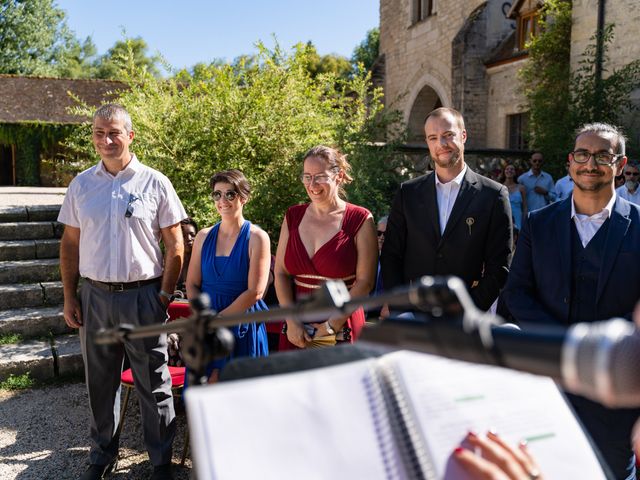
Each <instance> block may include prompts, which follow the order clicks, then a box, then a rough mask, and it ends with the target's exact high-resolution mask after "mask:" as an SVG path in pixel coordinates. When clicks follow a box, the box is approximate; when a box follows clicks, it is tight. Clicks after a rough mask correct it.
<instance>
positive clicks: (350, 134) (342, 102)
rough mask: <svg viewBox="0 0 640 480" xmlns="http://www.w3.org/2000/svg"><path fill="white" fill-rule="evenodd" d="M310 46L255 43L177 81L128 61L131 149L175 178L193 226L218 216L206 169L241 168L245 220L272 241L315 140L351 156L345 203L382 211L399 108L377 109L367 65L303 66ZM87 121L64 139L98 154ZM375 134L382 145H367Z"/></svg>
mask: <svg viewBox="0 0 640 480" xmlns="http://www.w3.org/2000/svg"><path fill="white" fill-rule="evenodd" d="M311 53H312V52H310V50H309V49H308V48H307V46H305V45H302V44H300V45H298V46H296V47H295V49H294V51H293V52H292V53H291V54H285V53H284V52H282V51H281V50H280V49H279V47H276V48H275V49H274V50H268V49H267V48H265V47H264V46H263V45H262V44H259V45H258V53H257V55H256V59H255V61H251V62H239V63H237V64H235V65H220V64H216V63H214V64H212V65H209V66H205V65H200V66H199V67H198V69H197V72H194V74H192V75H191V74H189V73H188V72H185V71H182V72H181V73H180V76H179V79H176V78H174V79H169V80H159V79H157V78H154V77H153V76H152V75H150V74H149V72H148V71H147V70H145V69H141V68H139V67H138V66H136V64H135V62H133V59H132V58H131V57H129V59H128V60H127V71H126V76H125V79H126V81H127V82H128V84H129V86H130V90H129V91H126V92H123V93H122V94H121V98H120V100H119V101H120V102H121V103H122V104H123V105H124V106H125V107H126V108H127V109H128V110H129V112H130V113H131V116H132V119H133V124H134V130H135V131H136V138H135V140H134V144H133V146H132V150H133V151H134V152H135V153H136V155H137V156H138V157H139V158H140V159H141V160H142V161H143V162H144V163H146V164H148V165H150V166H152V167H154V168H157V169H158V170H160V171H162V172H163V173H164V174H166V175H167V176H168V177H169V178H170V179H171V180H172V182H173V184H174V186H175V188H176V190H177V192H178V194H179V196H180V198H181V199H182V201H183V203H184V205H185V208H186V209H187V212H188V213H189V214H190V215H191V216H193V217H195V218H196V219H197V221H198V223H199V224H200V225H206V224H211V223H212V222H214V220H215V218H216V213H215V209H214V206H213V203H212V201H211V197H210V189H209V179H210V177H211V175H212V174H213V173H214V172H216V171H219V170H223V169H228V168H239V169H240V170H242V171H243V172H244V173H245V175H246V176H247V178H248V179H249V180H250V182H251V184H252V188H253V193H252V198H251V200H250V201H249V203H248V204H247V205H246V207H245V214H246V216H247V218H249V219H250V220H252V221H253V222H255V223H256V224H259V225H261V226H262V227H263V228H264V229H265V230H266V231H267V232H268V233H269V235H270V236H271V238H272V239H277V233H278V231H279V227H280V223H281V221H282V217H283V215H284V212H285V210H286V208H287V207H288V206H290V205H292V204H295V203H297V202H301V201H305V199H306V195H305V192H304V189H303V187H302V185H301V184H300V182H299V181H298V175H299V173H300V171H301V159H302V156H303V155H304V152H305V151H306V150H307V149H309V148H310V147H312V146H314V145H317V144H329V145H335V146H338V147H339V148H341V149H342V150H343V151H344V152H346V153H348V154H349V155H350V160H351V162H352V164H353V167H354V172H353V173H354V177H355V182H354V183H353V184H352V186H351V187H350V188H348V189H347V190H348V193H349V194H350V195H351V197H350V199H349V200H350V201H354V202H355V203H360V204H362V205H364V206H366V207H369V208H371V209H372V210H373V211H374V213H375V214H378V213H381V211H383V210H386V205H387V204H388V203H389V199H390V198H391V195H392V193H393V191H394V190H395V188H396V187H397V183H398V180H399V179H398V174H397V173H396V172H397V171H398V169H397V168H396V167H397V160H395V157H393V155H392V153H391V152H392V149H393V148H394V146H395V145H394V142H395V141H398V140H399V139H400V134H401V132H402V128H401V126H400V125H399V124H398V120H399V116H398V114H397V113H393V112H385V111H384V110H383V108H382V103H381V95H382V94H381V92H380V91H377V90H374V91H372V89H371V83H370V78H369V76H368V74H366V73H365V72H364V71H358V72H357V73H356V74H355V75H354V76H353V77H352V78H348V79H344V78H338V75H337V74H336V73H335V72H330V73H320V74H317V75H316V76H313V75H312V74H310V72H309V70H308V68H307V67H308V65H309V62H310V61H312V60H313V59H312V55H311ZM79 112H80V113H85V114H88V113H90V112H89V111H87V110H86V109H84V110H83V109H79ZM388 127H392V128H388ZM90 129H91V126H90V125H83V126H81V127H78V128H77V129H76V131H75V132H74V134H73V135H72V136H71V137H70V138H69V140H68V147H69V148H70V149H71V150H72V151H73V152H77V153H83V154H85V155H89V156H93V157H94V158H95V154H94V152H93V147H92V145H91V142H90V138H91V136H90ZM373 139H378V140H387V141H388V144H387V146H386V147H384V148H380V149H377V148H374V147H372V146H368V145H369V142H370V141H372V140H373Z"/></svg>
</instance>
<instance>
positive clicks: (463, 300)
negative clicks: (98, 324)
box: [95, 276, 501, 385]
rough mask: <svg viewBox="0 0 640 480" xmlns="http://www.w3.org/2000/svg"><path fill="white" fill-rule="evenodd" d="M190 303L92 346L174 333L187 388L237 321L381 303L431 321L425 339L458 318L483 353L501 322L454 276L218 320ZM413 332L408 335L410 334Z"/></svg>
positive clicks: (226, 349) (219, 354)
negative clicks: (180, 315)
mask: <svg viewBox="0 0 640 480" xmlns="http://www.w3.org/2000/svg"><path fill="white" fill-rule="evenodd" d="M190 303H191V307H192V309H193V311H194V313H193V315H192V316H191V317H189V318H184V319H179V320H175V321H173V322H170V323H164V324H159V325H148V326H144V327H137V328H136V327H134V326H133V325H130V324H122V325H120V326H119V327H117V328H114V329H102V330H100V331H98V332H97V333H96V339H95V341H96V343H98V344H112V343H118V342H125V341H127V340H135V339H140V338H147V337H152V336H158V335H161V334H163V333H170V332H176V333H180V334H181V338H182V347H183V349H182V351H183V358H184V360H185V363H186V365H187V366H188V367H189V384H190V385H199V384H204V383H206V375H205V371H206V366H207V364H209V363H210V362H211V361H213V360H216V359H219V358H224V357H226V356H228V355H229V354H230V353H231V352H232V351H233V346H234V337H233V334H232V333H231V331H230V330H229V329H228V328H227V327H232V326H236V325H240V324H242V323H248V322H265V323H267V322H281V321H282V319H283V318H291V319H294V320H296V321H299V322H301V323H313V322H322V321H325V320H326V319H327V318H330V317H331V316H335V315H345V316H347V315H350V314H352V313H353V312H355V311H356V310H357V309H359V308H360V307H364V308H365V309H369V308H379V307H381V306H383V305H385V304H386V305H390V306H402V307H401V308H403V309H404V310H413V311H422V312H425V313H427V314H428V315H429V316H430V317H432V318H433V319H434V320H436V322H420V323H421V324H424V323H426V325H427V328H428V331H426V332H425V333H426V334H427V335H431V336H433V335H437V331H436V325H435V323H441V322H438V321H437V320H439V319H446V320H447V322H446V323H451V320H452V319H454V320H456V319H457V320H458V321H457V322H453V323H454V324H456V325H459V321H460V320H461V321H462V326H463V329H464V331H465V332H467V333H475V332H477V333H478V338H479V339H480V342H481V343H482V345H484V346H485V348H489V349H490V348H491V346H492V336H491V326H492V325H496V324H500V323H501V321H500V320H499V319H498V317H494V316H492V315H489V314H485V313H484V312H482V311H480V310H479V309H478V308H477V307H476V306H475V304H474V303H473V300H472V299H471V297H470V296H469V293H468V292H467V290H466V288H465V286H464V283H463V282H462V280H460V279H459V278H457V277H428V276H425V277H422V278H421V279H420V280H419V281H417V282H415V283H413V284H412V285H410V286H408V287H400V288H397V289H394V290H392V291H390V292H386V293H383V294H381V295H378V296H375V297H359V298H355V299H351V297H350V295H349V291H348V290H347V287H346V286H345V284H344V282H342V281H341V280H330V281H327V282H325V283H324V284H323V285H322V286H321V288H319V289H317V290H316V291H315V292H314V294H313V295H311V296H309V297H307V298H306V299H304V300H302V301H300V302H298V303H297V304H296V305H294V306H292V307H285V308H275V309H271V310H267V311H259V312H251V313H239V314H234V315H229V316H224V317H223V316H221V315H220V314H219V313H218V312H216V311H215V310H211V309H210V308H209V305H210V302H209V296H208V295H207V294H205V293H203V294H201V295H200V296H199V297H198V298H195V299H192V300H191V302H190ZM412 323H414V324H415V323H416V322H415V321H414V322H412ZM431 323H434V325H431ZM373 329H375V327H373ZM416 330H417V329H415V328H414V329H413V330H412V331H413V332H414V333H415V331H416ZM432 338H433V337H432ZM494 362H495V359H494ZM494 362H491V363H494Z"/></svg>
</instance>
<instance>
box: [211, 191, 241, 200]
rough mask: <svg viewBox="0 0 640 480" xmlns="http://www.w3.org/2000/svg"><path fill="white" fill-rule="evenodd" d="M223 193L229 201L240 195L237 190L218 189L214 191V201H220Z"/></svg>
mask: <svg viewBox="0 0 640 480" xmlns="http://www.w3.org/2000/svg"><path fill="white" fill-rule="evenodd" d="M223 195H224V198H225V199H227V200H228V201H229V202H233V201H234V200H235V199H236V197H237V196H238V192H236V191H235V190H227V191H226V192H221V191H220V190H216V191H215V192H213V195H212V197H213V201H214V202H219V201H220V199H221V198H222V196H223Z"/></svg>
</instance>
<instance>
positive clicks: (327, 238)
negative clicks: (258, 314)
mask: <svg viewBox="0 0 640 480" xmlns="http://www.w3.org/2000/svg"><path fill="white" fill-rule="evenodd" d="M350 168H351V167H350V165H349V163H348V162H347V159H346V157H345V155H343V154H342V153H340V152H339V151H338V150H336V149H334V148H331V147H326V146H322V145H320V146H317V147H314V148H312V149H311V150H309V151H308V152H307V153H306V154H305V156H304V164H303V173H302V175H301V176H300V179H301V181H302V184H303V185H304V187H305V190H306V191H307V195H308V196H309V199H310V200H311V202H310V203H306V204H303V205H295V206H293V207H290V208H289V209H288V210H287V213H286V215H285V218H284V221H283V222H282V229H281V231H280V240H279V241H278V250H277V253H276V266H275V284H276V292H277V295H278V300H279V301H280V305H281V306H283V307H288V306H290V305H292V304H293V303H294V302H295V300H296V299H298V300H299V299H300V298H301V297H303V296H305V295H308V294H310V293H311V292H313V290H315V289H317V288H319V287H320V285H321V284H322V282H324V281H326V280H329V279H342V280H344V281H345V283H346V284H347V286H348V288H349V290H350V292H351V295H352V296H354V297H357V296H364V295H368V294H369V292H371V289H372V288H373V286H374V279H375V271H376V260H377V258H378V255H377V243H376V234H375V227H374V223H373V217H372V216H371V213H370V212H369V211H368V210H366V209H365V208H362V207H358V206H356V205H352V204H350V203H347V202H346V201H345V200H344V199H343V198H344V196H345V192H344V189H343V186H344V185H346V184H348V183H350V182H351V181H352V178H351V176H349V171H350ZM292 284H295V289H294V287H293V285H292ZM364 321H365V320H364V311H363V310H362V309H359V310H357V311H356V312H354V313H353V314H352V315H351V316H350V317H344V316H337V317H332V318H329V319H327V320H325V321H323V322H318V323H313V324H307V325H301V324H299V323H298V322H296V321H294V320H292V319H287V321H286V325H285V332H286V338H283V339H282V342H281V345H280V350H283V349H288V348H293V347H298V348H305V347H308V346H321V345H333V344H335V343H336V341H351V342H353V341H354V340H355V339H356V338H357V336H358V334H359V333H360V330H361V329H362V327H363V325H364Z"/></svg>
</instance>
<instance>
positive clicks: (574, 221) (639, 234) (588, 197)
mask: <svg viewBox="0 0 640 480" xmlns="http://www.w3.org/2000/svg"><path fill="white" fill-rule="evenodd" d="M625 142H626V141H625V138H624V136H623V135H622V133H621V132H620V131H619V130H618V129H617V128H615V127H613V126H611V125H608V124H604V123H594V124H588V125H584V126H583V127H581V128H580V129H579V130H578V132H577V134H576V138H575V146H574V148H573V151H572V152H571V153H569V164H570V166H569V175H571V178H573V181H574V189H573V193H572V196H571V200H570V201H567V202H556V203H554V204H553V205H550V206H549V207H547V208H544V209H542V210H538V211H535V212H531V213H530V214H529V217H528V220H527V221H526V222H525V223H524V228H523V229H522V231H521V232H520V238H519V240H518V248H516V253H515V256H514V259H513V263H512V264H511V270H510V272H509V278H508V279H507V284H506V286H505V288H504V291H503V296H504V299H505V301H506V305H507V307H508V309H509V311H510V312H511V314H512V315H513V318H514V319H515V320H516V321H517V322H519V323H521V325H522V327H523V328H526V326H527V324H540V323H543V324H556V325H562V326H568V325H572V324H575V323H578V322H595V321H599V320H606V319H610V318H613V317H625V318H627V319H628V320H631V317H632V312H633V309H634V307H635V304H636V302H637V301H638V299H639V298H640V269H638V264H640V249H639V248H638V245H640V208H639V207H638V206H636V205H633V204H631V203H629V202H627V201H626V200H624V199H623V198H620V196H618V195H616V193H615V190H614V177H615V176H616V175H618V173H619V172H620V171H622V168H623V167H624V165H625V163H626V161H627V157H626V156H625ZM567 396H568V397H569V400H570V401H571V403H572V405H573V407H574V410H575V411H576V413H577V414H578V416H579V417H580V419H581V421H582V423H583V424H584V425H585V427H586V429H587V430H588V431H589V433H590V435H591V437H592V438H593V440H594V441H595V444H596V446H597V447H598V448H599V449H600V451H601V452H602V454H603V457H604V459H605V460H606V461H607V463H608V464H609V466H610V467H611V469H612V471H613V474H614V478H619V479H627V480H632V479H635V467H634V464H635V462H634V458H633V452H632V450H631V445H630V441H629V439H630V438H631V429H632V427H633V424H634V423H635V420H636V419H637V418H638V415H639V414H640V409H618V410H612V409H608V408H605V407H604V406H602V405H600V404H598V403H596V402H592V401H590V400H588V399H586V398H584V397H581V396H578V395H570V394H567Z"/></svg>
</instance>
